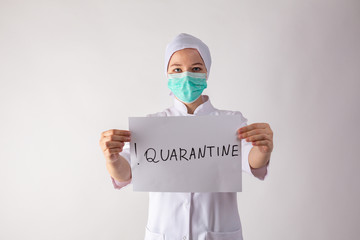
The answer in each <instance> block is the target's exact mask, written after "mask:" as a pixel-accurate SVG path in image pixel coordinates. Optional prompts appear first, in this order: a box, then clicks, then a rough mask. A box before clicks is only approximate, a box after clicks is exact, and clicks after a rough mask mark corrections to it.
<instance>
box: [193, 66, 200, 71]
mask: <svg viewBox="0 0 360 240" xmlns="http://www.w3.org/2000/svg"><path fill="white" fill-rule="evenodd" d="M193 71H194V72H198V71H201V68H199V67H194V68H193Z"/></svg>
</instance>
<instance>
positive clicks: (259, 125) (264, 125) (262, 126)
mask: <svg viewBox="0 0 360 240" xmlns="http://www.w3.org/2000/svg"><path fill="white" fill-rule="evenodd" d="M267 127H269V124H268V123H253V124H250V125H247V126H244V127H242V128H239V130H238V133H245V132H248V131H251V130H254V129H265V128H267Z"/></svg>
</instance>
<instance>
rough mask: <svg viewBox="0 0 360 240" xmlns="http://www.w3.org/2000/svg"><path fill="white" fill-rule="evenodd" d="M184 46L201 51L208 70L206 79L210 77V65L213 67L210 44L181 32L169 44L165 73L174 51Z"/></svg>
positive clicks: (166, 52) (166, 53)
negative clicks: (207, 44)
mask: <svg viewBox="0 0 360 240" xmlns="http://www.w3.org/2000/svg"><path fill="white" fill-rule="evenodd" d="M184 48H195V49H197V50H198V52H199V53H200V56H201V58H202V59H203V61H204V63H205V67H206V70H207V74H206V79H208V78H209V73H210V67H211V55H210V50H209V48H208V46H206V44H205V43H203V42H202V41H201V40H200V39H198V38H196V37H194V36H191V35H190V34H187V33H180V34H179V35H177V36H176V37H175V38H174V39H173V40H172V41H171V42H170V43H169V44H168V45H167V46H166V51H165V75H166V76H167V69H168V65H169V61H170V58H171V56H172V55H173V54H174V52H176V51H179V50H181V49H184Z"/></svg>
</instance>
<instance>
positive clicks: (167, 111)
mask: <svg viewBox="0 0 360 240" xmlns="http://www.w3.org/2000/svg"><path fill="white" fill-rule="evenodd" d="M170 113H171V107H170V108H166V109H165V110H163V111H161V112H155V113H149V114H146V117H166V116H171V114H170Z"/></svg>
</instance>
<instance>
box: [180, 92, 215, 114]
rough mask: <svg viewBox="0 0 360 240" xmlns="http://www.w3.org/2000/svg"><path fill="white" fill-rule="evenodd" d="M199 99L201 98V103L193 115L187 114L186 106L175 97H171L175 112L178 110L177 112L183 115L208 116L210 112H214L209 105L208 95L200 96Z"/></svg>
mask: <svg viewBox="0 0 360 240" xmlns="http://www.w3.org/2000/svg"><path fill="white" fill-rule="evenodd" d="M201 97H202V98H203V103H202V104H200V105H199V106H198V107H197V108H196V109H195V111H194V114H188V112H187V108H186V105H185V104H184V103H183V102H181V101H180V100H178V99H177V98H176V97H175V96H173V98H174V108H175V109H176V110H178V111H179V112H181V113H182V114H184V115H189V116H192V115H205V114H208V113H210V112H213V111H215V108H214V106H213V105H212V104H211V102H210V98H209V96H208V95H201Z"/></svg>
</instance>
